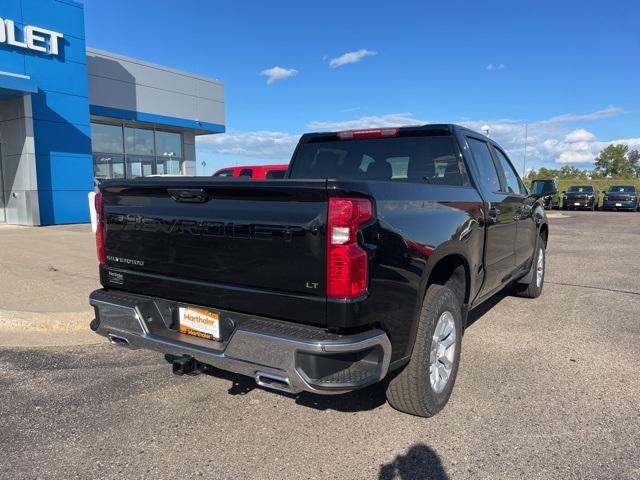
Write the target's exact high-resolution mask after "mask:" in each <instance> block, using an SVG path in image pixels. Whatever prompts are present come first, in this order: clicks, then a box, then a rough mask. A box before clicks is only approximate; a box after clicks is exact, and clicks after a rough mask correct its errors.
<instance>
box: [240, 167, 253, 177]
mask: <svg viewBox="0 0 640 480" xmlns="http://www.w3.org/2000/svg"><path fill="white" fill-rule="evenodd" d="M239 176H240V177H252V176H253V170H252V169H250V168H243V169H242V170H240V175H239Z"/></svg>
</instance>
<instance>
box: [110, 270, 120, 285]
mask: <svg viewBox="0 0 640 480" xmlns="http://www.w3.org/2000/svg"><path fill="white" fill-rule="evenodd" d="M108 278H109V283H113V284H115V285H124V275H122V274H121V273H119V272H109V277H108Z"/></svg>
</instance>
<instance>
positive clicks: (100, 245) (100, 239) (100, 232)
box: [95, 193, 107, 265]
mask: <svg viewBox="0 0 640 480" xmlns="http://www.w3.org/2000/svg"><path fill="white" fill-rule="evenodd" d="M95 202H96V216H97V217H98V227H97V229H96V250H97V251H98V262H100V265H102V264H104V263H106V262H107V255H106V253H105V249H104V208H103V205H102V193H98V194H96V200H95Z"/></svg>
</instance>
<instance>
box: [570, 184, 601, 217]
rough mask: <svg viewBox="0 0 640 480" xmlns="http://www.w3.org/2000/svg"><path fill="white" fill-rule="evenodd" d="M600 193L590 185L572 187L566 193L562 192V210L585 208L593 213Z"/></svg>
mask: <svg viewBox="0 0 640 480" xmlns="http://www.w3.org/2000/svg"><path fill="white" fill-rule="evenodd" d="M599 195H600V192H598V190H596V189H595V188H593V186H592V185H572V186H570V187H569V189H568V190H567V191H563V192H562V208H563V210H577V209H578V208H587V209H589V210H591V211H594V210H596V209H597V208H598V198H599Z"/></svg>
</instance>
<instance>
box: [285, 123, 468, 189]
mask: <svg viewBox="0 0 640 480" xmlns="http://www.w3.org/2000/svg"><path fill="white" fill-rule="evenodd" d="M291 178H333V179H339V180H355V179H357V180H379V181H390V182H413V183H428V184H436V185H450V186H468V185H469V179H468V176H467V173H466V169H465V167H464V164H463V163H462V161H461V160H460V157H459V155H458V154H457V149H456V146H455V143H454V139H453V137H452V136H450V135H447V136H444V135H442V136H441V135H437V136H421V137H394V138H375V139H362V140H345V141H322V142H312V143H306V144H303V145H301V146H300V147H299V148H298V150H297V153H296V156H295V158H294V159H293V165H292V167H291Z"/></svg>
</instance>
